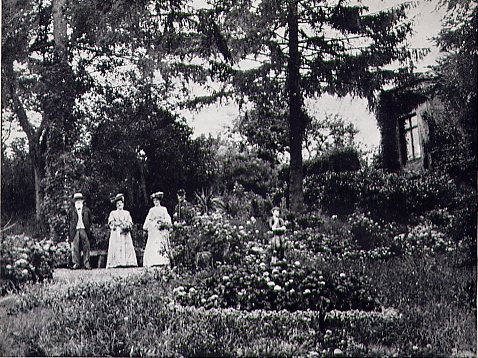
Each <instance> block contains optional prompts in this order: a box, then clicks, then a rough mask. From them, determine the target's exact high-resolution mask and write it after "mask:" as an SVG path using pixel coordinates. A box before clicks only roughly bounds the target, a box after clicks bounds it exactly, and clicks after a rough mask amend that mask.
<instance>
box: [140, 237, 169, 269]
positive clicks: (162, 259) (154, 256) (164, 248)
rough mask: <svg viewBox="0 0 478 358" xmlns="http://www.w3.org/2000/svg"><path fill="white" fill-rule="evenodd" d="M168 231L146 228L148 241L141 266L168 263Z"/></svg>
mask: <svg viewBox="0 0 478 358" xmlns="http://www.w3.org/2000/svg"><path fill="white" fill-rule="evenodd" d="M169 252H170V246H169V231H168V230H157V229H150V230H148V241H147V242H146V247H145V249H144V256H143V266H144V267H149V266H162V265H169Z"/></svg>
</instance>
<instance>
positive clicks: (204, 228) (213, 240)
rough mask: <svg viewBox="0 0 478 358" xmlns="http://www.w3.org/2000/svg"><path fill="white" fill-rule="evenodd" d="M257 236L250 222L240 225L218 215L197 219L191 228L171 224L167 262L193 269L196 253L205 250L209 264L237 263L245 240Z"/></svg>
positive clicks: (235, 221)
mask: <svg viewBox="0 0 478 358" xmlns="http://www.w3.org/2000/svg"><path fill="white" fill-rule="evenodd" d="M260 235H261V233H260V231H259V229H258V226H257V222H256V221H254V220H252V221H248V222H246V223H245V224H244V225H243V224H241V222H239V221H237V220H232V219H230V218H228V217H226V216H225V215H224V214H221V213H215V214H212V215H202V216H197V217H195V218H194V220H193V223H192V225H182V224H176V225H174V230H173V231H172V233H171V247H172V253H171V262H172V263H173V265H174V266H176V267H177V268H178V269H188V270H191V269H192V270H194V269H196V267H195V264H196V255H197V253H198V252H203V251H209V252H210V253H211V255H212V259H213V262H223V263H239V262H240V261H241V260H242V257H243V256H242V253H243V252H244V250H245V243H246V241H247V240H248V238H250V237H251V236H260ZM261 240H262V239H261Z"/></svg>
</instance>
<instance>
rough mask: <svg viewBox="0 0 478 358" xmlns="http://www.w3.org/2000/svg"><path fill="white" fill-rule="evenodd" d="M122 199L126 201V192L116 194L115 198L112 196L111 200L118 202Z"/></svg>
mask: <svg viewBox="0 0 478 358" xmlns="http://www.w3.org/2000/svg"><path fill="white" fill-rule="evenodd" d="M119 200H121V201H122V202H124V194H116V196H115V197H114V198H111V202H112V203H114V204H116V202H117V201H119Z"/></svg>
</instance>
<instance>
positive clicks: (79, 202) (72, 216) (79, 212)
mask: <svg viewBox="0 0 478 358" xmlns="http://www.w3.org/2000/svg"><path fill="white" fill-rule="evenodd" d="M73 200H74V201H75V205H74V207H73V208H72V210H71V211H70V212H69V214H68V222H69V229H70V230H69V240H70V242H71V256H72V260H73V269H74V270H77V269H79V268H80V267H81V253H82V252H83V267H84V268H85V269H87V270H89V269H90V268H91V266H90V241H89V238H90V237H91V231H90V228H91V222H92V218H91V211H90V209H88V208H87V207H86V206H85V205H84V204H83V195H82V194H81V193H75V194H74V195H73Z"/></svg>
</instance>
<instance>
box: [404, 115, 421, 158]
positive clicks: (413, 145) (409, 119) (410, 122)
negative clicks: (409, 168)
mask: <svg viewBox="0 0 478 358" xmlns="http://www.w3.org/2000/svg"><path fill="white" fill-rule="evenodd" d="M404 130H405V142H406V148H407V161H408V160H416V159H420V158H421V157H422V151H421V147H420V135H419V132H418V118H417V114H416V113H410V114H409V115H407V116H406V117H404Z"/></svg>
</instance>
